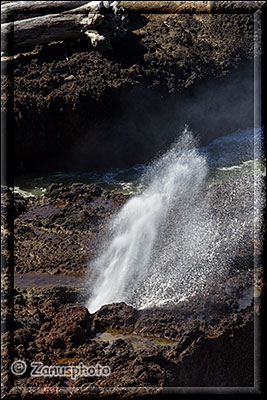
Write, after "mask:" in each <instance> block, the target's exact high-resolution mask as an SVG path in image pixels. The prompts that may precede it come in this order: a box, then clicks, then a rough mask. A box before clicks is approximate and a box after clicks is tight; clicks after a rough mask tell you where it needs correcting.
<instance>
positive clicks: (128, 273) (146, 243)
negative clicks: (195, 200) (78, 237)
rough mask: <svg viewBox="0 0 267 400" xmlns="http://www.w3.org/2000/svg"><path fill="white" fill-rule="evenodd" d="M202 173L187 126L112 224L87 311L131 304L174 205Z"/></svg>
mask: <svg viewBox="0 0 267 400" xmlns="http://www.w3.org/2000/svg"><path fill="white" fill-rule="evenodd" d="M207 171H208V169H207V163H206V159H205V157H204V156H201V155H199V154H198V152H197V149H196V146H195V141H194V139H193V137H192V135H191V133H190V132H189V131H188V128H186V129H185V131H184V133H183V135H182V137H181V138H180V139H179V140H178V141H177V142H176V143H175V144H174V145H173V146H172V148H171V149H170V150H169V151H168V152H167V153H166V154H164V155H163V156H162V157H161V158H160V159H159V160H158V161H156V162H154V163H153V165H151V166H150V167H149V168H148V171H147V173H146V174H145V176H144V178H143V182H144V185H145V186H146V187H145V188H144V190H143V192H142V193H141V194H139V195H137V196H135V197H133V198H131V199H130V200H129V201H128V202H127V203H126V204H125V205H124V207H123V208H122V209H121V211H120V212H119V214H118V215H117V216H116V217H115V218H114V219H113V220H112V221H111V231H113V232H114V233H113V237H112V238H111V240H110V243H109V245H108V247H107V248H106V250H105V251H104V253H103V254H102V255H101V256H100V257H99V258H98V259H97V260H96V261H95V263H94V268H95V269H96V270H97V271H99V277H98V279H97V281H96V283H95V285H94V291H93V295H92V297H91V298H90V300H89V302H88V308H89V310H90V312H94V311H96V310H98V309H99V308H100V307H101V306H102V305H103V304H108V303H112V302H119V301H127V300H128V301H131V300H130V299H131V298H132V296H134V295H136V290H137V287H136V286H138V285H139V284H141V282H142V280H144V279H145V277H146V276H147V273H148V266H149V264H150V262H151V256H152V254H153V249H154V246H155V242H156V240H157V237H158V235H159V232H160V231H161V229H162V227H163V226H164V224H165V222H166V219H167V218H168V214H169V213H170V211H171V209H172V207H173V205H174V203H175V202H176V201H177V198H178V199H179V202H181V203H184V202H187V201H188V199H190V198H192V197H193V196H194V193H195V192H196V191H197V190H198V188H199V186H200V185H201V183H202V182H203V180H204V179H205V177H206V175H207ZM163 273H164V271H163ZM155 290H157V288H155Z"/></svg>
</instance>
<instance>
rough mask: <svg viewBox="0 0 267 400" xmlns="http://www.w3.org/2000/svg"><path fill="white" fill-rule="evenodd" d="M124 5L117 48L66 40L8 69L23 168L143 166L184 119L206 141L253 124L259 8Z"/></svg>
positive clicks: (18, 169) (6, 92)
mask: <svg viewBox="0 0 267 400" xmlns="http://www.w3.org/2000/svg"><path fill="white" fill-rule="evenodd" d="M126 3H127V2H126ZM149 3H150V2H149ZM244 7H246V5H245V6H244ZM126 11H127V13H128V17H129V24H128V26H127V32H126V36H125V37H124V38H117V39H116V40H115V39H113V40H112V48H113V50H112V51H110V52H101V51H99V50H98V49H95V48H92V46H90V43H88V41H85V40H73V41H71V40H66V41H64V42H63V43H61V42H55V43H51V44H47V45H42V46H39V47H38V48H36V49H35V50H34V51H30V52H25V53H19V54H16V57H15V59H14V61H13V63H14V65H13V67H14V68H11V70H12V71H9V69H8V65H7V69H5V68H3V82H2V83H3V101H2V111H3V113H4V114H3V115H4V117H5V115H6V116H7V118H8V114H6V113H7V109H8V107H10V109H11V110H13V111H14V112H13V115H14V119H15V121H14V144H15V154H14V160H13V161H14V163H13V166H14V170H15V173H20V174H21V173H23V172H27V171H32V170H36V171H37V170H41V171H47V170H49V168H50V169H63V170H71V171H73V170H92V169H93V168H99V166H101V167H102V168H103V167H112V166H113V167H114V166H115V167H122V166H126V165H133V164H134V163H139V162H140V163H142V162H145V161H147V160H149V159H151V158H152V157H154V156H155V154H157V152H158V151H162V149H163V148H166V147H168V145H169V144H170V143H171V142H172V141H173V139H174V138H175V137H176V136H177V132H179V130H181V129H183V127H184V124H185V123H187V124H189V125H190V127H191V128H192V129H193V130H195V132H196V134H197V135H199V136H200V138H201V140H203V141H204V142H207V141H209V140H211V139H212V138H214V137H216V135H220V134H224V133H226V132H231V131H234V130H236V129H238V128H242V127H244V128H246V127H248V126H253V122H254V120H253V102H251V101H250V99H251V98H252V99H253V90H254V86H253V82H254V72H253V68H254V60H253V58H254V57H257V56H259V55H260V52H261V49H260V39H259V40H258V38H259V37H260V31H259V32H258V31H254V15H253V13H247V14H246V13H244V14H241V13H240V14H238V13H231V12H230V11H229V13H227V14H220V13H219V12H218V13H215V14H194V13H191V14H188V13H185V14H184V13H182V14H166V13H165V14H164V13H153V11H151V13H149V10H146V12H145V13H141V12H138V11H135V10H131V7H130V8H127V9H126ZM245 12H247V10H245ZM255 35H256V36H255ZM11 67H12V66H11ZM13 73H14V74H13ZM10 74H11V75H10ZM215 92H216V95H215ZM236 93H242V96H241V97H240V96H238V97H236ZM9 103H10V104H9ZM136 115H139V118H138V120H137V119H136V118H135V116H136ZM231 115H234V116H235V118H231ZM211 122H212V123H211ZM10 129H11V127H10ZM13 166H12V168H13Z"/></svg>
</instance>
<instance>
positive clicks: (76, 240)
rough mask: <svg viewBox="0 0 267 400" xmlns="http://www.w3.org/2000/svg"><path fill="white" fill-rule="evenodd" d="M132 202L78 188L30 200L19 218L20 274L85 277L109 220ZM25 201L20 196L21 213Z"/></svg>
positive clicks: (57, 187)
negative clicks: (127, 203)
mask: <svg viewBox="0 0 267 400" xmlns="http://www.w3.org/2000/svg"><path fill="white" fill-rule="evenodd" d="M127 197H128V196H126V195H121V194H112V193H110V192H106V191H104V190H102V189H101V188H100V187H97V186H95V185H84V184H77V183H74V184H72V185H71V186H70V187H66V186H63V185H62V184H52V185H51V186H49V187H48V189H47V190H46V192H45V194H44V195H43V196H41V197H40V198H37V199H36V198H30V199H29V200H28V202H27V206H26V205H24V209H23V211H24V212H22V211H21V214H20V215H19V216H18V217H17V218H15V224H14V233H15V243H14V257H15V271H16V273H20V274H24V273H28V272H38V273H40V272H49V273H52V274H59V273H64V274H73V275H82V274H84V273H85V270H86V267H87V264H88V261H89V260H90V259H91V258H92V257H93V256H94V255H95V254H96V250H97V246H98V245H99V243H100V242H101V237H102V235H103V234H104V231H105V224H106V222H107V220H108V219H109V218H110V216H111V215H112V214H114V213H115V212H116V211H118V210H119V208H120V206H121V205H122V204H123V203H124V202H125V201H126V200H127ZM23 200H24V199H23V198H21V196H19V195H18V194H16V196H15V198H14V204H15V207H14V209H15V210H16V209H18V208H19V206H20V205H21V204H22V202H23ZM25 204H26V203H25ZM26 207H27V208H26ZM16 215H17V214H16ZM16 215H15V216H16ZM55 254H56V255H57V256H56V257H55Z"/></svg>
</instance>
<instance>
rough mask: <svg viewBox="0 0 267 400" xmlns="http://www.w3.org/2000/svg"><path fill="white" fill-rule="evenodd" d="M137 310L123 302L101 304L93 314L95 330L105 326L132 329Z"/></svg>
mask: <svg viewBox="0 0 267 400" xmlns="http://www.w3.org/2000/svg"><path fill="white" fill-rule="evenodd" d="M138 315H139V312H138V311H137V310H136V309H135V308H133V307H131V306H128V305H127V304H125V303H115V304H111V305H107V306H102V307H101V309H100V310H99V311H97V312H96V313H95V314H94V319H93V324H94V326H95V328H96V330H97V331H103V330H106V329H107V328H113V329H123V330H124V331H126V332H128V331H129V332H131V331H133V328H134V325H135V322H136V320H137V319H138Z"/></svg>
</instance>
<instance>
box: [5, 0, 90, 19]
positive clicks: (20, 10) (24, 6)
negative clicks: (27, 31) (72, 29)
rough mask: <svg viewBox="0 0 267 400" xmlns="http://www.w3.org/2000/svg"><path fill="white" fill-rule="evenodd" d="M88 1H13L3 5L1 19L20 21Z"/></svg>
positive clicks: (77, 5) (60, 10)
mask: <svg viewBox="0 0 267 400" xmlns="http://www.w3.org/2000/svg"><path fill="white" fill-rule="evenodd" d="M87 3H88V1H13V2H10V3H7V4H3V5H2V6H1V21H2V22H8V21H18V20H21V19H28V18H32V17H38V16H41V15H44V14H53V13H56V14H58V13H60V12H62V11H67V10H71V9H73V8H77V7H80V6H82V5H84V4H87Z"/></svg>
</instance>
